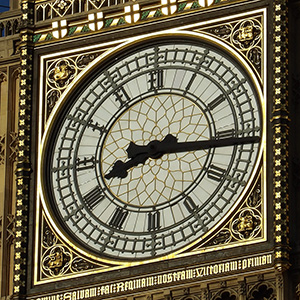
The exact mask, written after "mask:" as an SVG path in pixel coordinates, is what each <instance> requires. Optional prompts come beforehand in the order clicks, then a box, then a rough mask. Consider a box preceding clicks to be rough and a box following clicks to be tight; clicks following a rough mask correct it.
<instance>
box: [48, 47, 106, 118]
mask: <svg viewBox="0 0 300 300" xmlns="http://www.w3.org/2000/svg"><path fill="white" fill-rule="evenodd" d="M100 53H101V52H100ZM100 53H98V52H91V53H84V54H79V55H76V56H68V57H64V58H60V59H56V60H51V61H48V62H47V77H46V102H47V109H46V116H47V117H48V116H49V114H50V113H51V111H52V109H53V108H54V106H55V104H56V102H57V101H58V99H59V97H60V96H61V94H62V93H63V91H64V90H65V89H66V88H67V87H68V86H69V84H70V83H71V82H72V81H73V80H74V78H75V77H76V76H77V75H78V74H79V73H80V72H81V71H82V70H84V68H85V67H86V66H87V65H88V64H89V63H91V62H92V61H93V60H94V59H95V58H96V57H98V56H99V54H100Z"/></svg>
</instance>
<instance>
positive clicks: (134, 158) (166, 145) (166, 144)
mask: <svg viewBox="0 0 300 300" xmlns="http://www.w3.org/2000/svg"><path fill="white" fill-rule="evenodd" d="M259 140H260V137H258V136H251V137H241V138H236V137H232V138H226V139H218V140H208V141H195V142H182V143H178V142H177V138H176V137H174V136H173V135H171V134H168V135H167V136H166V137H165V138H164V139H163V140H162V141H157V140H154V141H151V142H150V143H149V144H148V145H145V146H140V145H136V144H135V143H133V142H131V143H130V145H129V147H128V148H127V150H126V151H127V153H128V158H131V159H130V160H129V161H127V162H126V163H124V162H122V161H120V160H118V161H116V162H115V163H114V165H113V167H112V170H111V171H110V172H109V173H108V174H106V175H105V176H104V177H105V178H106V179H111V178H113V177H118V178H125V177H127V170H129V169H130V168H132V167H135V166H137V165H139V164H144V163H145V162H146V160H147V159H148V158H154V159H158V158H160V157H162V156H163V155H164V154H167V153H179V152H189V151H195V150H205V149H209V148H219V147H226V146H234V145H243V144H251V143H258V142H259Z"/></svg>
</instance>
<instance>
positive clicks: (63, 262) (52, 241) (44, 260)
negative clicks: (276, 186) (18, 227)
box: [40, 218, 107, 278]
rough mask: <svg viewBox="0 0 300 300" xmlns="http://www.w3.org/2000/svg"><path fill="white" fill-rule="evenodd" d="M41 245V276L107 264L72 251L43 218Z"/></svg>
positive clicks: (75, 271) (48, 276) (56, 275)
mask: <svg viewBox="0 0 300 300" xmlns="http://www.w3.org/2000/svg"><path fill="white" fill-rule="evenodd" d="M42 224H43V231H42V232H43V236H42V237H41V240H42V245H41V246H42V247H41V258H40V261H41V274H40V275H41V277H42V278H53V277H55V278H58V277H60V276H64V275H66V274H76V273H79V272H85V271H89V270H94V269H97V268H98V269H99V268H103V267H107V266H103V265H101V264H97V263H93V262H92V261H89V260H87V259H85V258H83V257H81V256H80V255H78V254H76V253H75V252H74V251H72V250H71V249H70V248H69V247H68V246H66V245H65V244H64V243H63V242H62V241H61V240H60V239H59V237H57V236H56V234H55V233H54V231H53V230H52V228H51V227H50V225H49V224H48V222H47V221H46V220H45V219H44V218H43V222H42Z"/></svg>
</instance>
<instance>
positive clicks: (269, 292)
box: [247, 282, 276, 300]
mask: <svg viewBox="0 0 300 300" xmlns="http://www.w3.org/2000/svg"><path fill="white" fill-rule="evenodd" d="M247 299H249V300H261V299H264V300H276V289H275V287H274V286H273V285H272V284H271V283H269V282H263V283H259V284H257V285H256V286H254V288H252V289H251V290H250V291H249V293H248V296H247Z"/></svg>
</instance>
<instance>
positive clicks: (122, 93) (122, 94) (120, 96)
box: [115, 87, 130, 107]
mask: <svg viewBox="0 0 300 300" xmlns="http://www.w3.org/2000/svg"><path fill="white" fill-rule="evenodd" d="M115 96H116V101H119V102H120V107H121V106H124V105H125V104H126V102H128V101H129V100H130V97H129V96H128V94H127V92H126V90H125V89H124V88H123V87H121V88H119V89H118V90H117V91H116V92H115Z"/></svg>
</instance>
